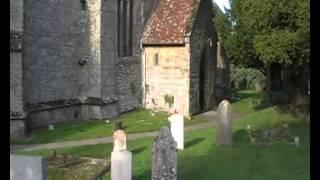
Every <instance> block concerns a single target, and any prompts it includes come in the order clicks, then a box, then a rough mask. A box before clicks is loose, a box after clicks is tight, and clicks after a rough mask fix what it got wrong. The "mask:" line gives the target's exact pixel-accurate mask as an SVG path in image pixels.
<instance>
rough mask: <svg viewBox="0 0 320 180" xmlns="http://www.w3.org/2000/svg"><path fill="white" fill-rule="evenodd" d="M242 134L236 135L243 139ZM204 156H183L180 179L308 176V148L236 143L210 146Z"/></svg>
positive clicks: (267, 179) (301, 178)
mask: <svg viewBox="0 0 320 180" xmlns="http://www.w3.org/2000/svg"><path fill="white" fill-rule="evenodd" d="M243 133H244V132H239V134H241V136H243ZM208 152H211V153H207V154H206V155H198V156H194V155H193V154H192V153H189V154H183V155H182V157H181V159H180V161H179V164H178V166H179V167H178V179H179V180H194V179H197V180H210V179H223V180H235V179H237V180H248V179H259V180H270V179H294V180H304V179H309V177H310V170H309V169H310V166H309V163H310V154H309V148H307V147H300V148H296V147H294V146H291V145H286V144H278V145H269V146H253V145H250V144H249V143H239V142H235V143H234V145H232V146H216V145H213V146H212V147H211V149H210V150H208Z"/></svg>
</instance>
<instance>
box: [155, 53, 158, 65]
mask: <svg viewBox="0 0 320 180" xmlns="http://www.w3.org/2000/svg"><path fill="white" fill-rule="evenodd" d="M158 64H159V55H158V53H156V54H155V55H154V65H155V66H158Z"/></svg>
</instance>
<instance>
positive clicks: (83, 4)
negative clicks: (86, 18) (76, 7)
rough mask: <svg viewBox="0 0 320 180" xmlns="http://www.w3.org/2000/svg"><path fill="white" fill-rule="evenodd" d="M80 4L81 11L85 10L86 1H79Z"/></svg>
mask: <svg viewBox="0 0 320 180" xmlns="http://www.w3.org/2000/svg"><path fill="white" fill-rule="evenodd" d="M80 3H81V9H82V10H87V1H86V0H80Z"/></svg>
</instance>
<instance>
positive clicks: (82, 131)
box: [11, 109, 207, 144]
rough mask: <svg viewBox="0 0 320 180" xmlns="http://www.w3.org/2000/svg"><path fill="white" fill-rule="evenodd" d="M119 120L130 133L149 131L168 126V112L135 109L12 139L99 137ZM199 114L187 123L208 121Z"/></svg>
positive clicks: (40, 141) (43, 140) (30, 141)
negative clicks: (107, 120)
mask: <svg viewBox="0 0 320 180" xmlns="http://www.w3.org/2000/svg"><path fill="white" fill-rule="evenodd" d="M118 120H122V122H123V123H122V124H123V126H124V128H125V130H126V131H127V132H128V133H139V132H147V131H155V130H158V129H160V127H162V126H168V125H169V121H168V114H167V113H166V112H151V111H149V110H143V109H139V110H135V111H132V112H128V113H125V114H123V115H121V116H120V117H118V118H114V119H109V121H110V122H109V123H106V120H103V121H102V120H100V121H99V120H91V121H78V122H66V123H61V124H57V125H55V129H54V130H53V131H50V130H48V129H47V128H42V129H38V130H35V131H34V132H33V133H32V136H31V137H30V138H28V139H24V140H21V139H20V140H11V143H12V144H43V143H50V142H62V141H70V140H81V139H89V138H99V137H108V136H112V134H113V131H114V129H115V124H114V123H113V122H116V121H118ZM206 121H207V120H206V119H202V118H200V117H198V116H195V117H192V119H191V120H186V121H185V125H192V124H197V123H202V122H206Z"/></svg>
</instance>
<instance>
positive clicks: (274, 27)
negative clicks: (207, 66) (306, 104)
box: [215, 0, 310, 89]
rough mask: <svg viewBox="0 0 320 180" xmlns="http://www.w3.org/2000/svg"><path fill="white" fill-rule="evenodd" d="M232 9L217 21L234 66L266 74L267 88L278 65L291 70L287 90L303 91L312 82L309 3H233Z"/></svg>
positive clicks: (273, 0)
mask: <svg viewBox="0 0 320 180" xmlns="http://www.w3.org/2000/svg"><path fill="white" fill-rule="evenodd" d="M230 6H231V9H230V10H228V11H227V12H226V13H225V14H219V13H218V14H217V16H216V17H215V22H216V23H220V25H216V27H217V30H218V32H219V34H221V37H222V38H223V39H224V42H225V48H226V52H227V55H228V56H229V58H230V59H231V61H232V63H233V64H235V65H238V66H244V67H254V68H256V69H259V70H260V71H261V72H263V73H264V74H266V75H267V79H268V80H267V81H268V82H267V84H268V85H269V88H267V89H270V87H271V86H270V84H271V75H272V71H273V66H272V64H279V65H280V66H281V67H282V68H283V69H287V70H288V71H287V77H288V78H287V82H286V83H287V84H288V86H286V87H290V86H295V87H296V88H301V89H303V88H304V87H303V83H305V82H306V81H307V80H308V79H309V73H308V72H309V68H308V67H309V62H310V55H309V54H310V45H309V42H310V14H309V9H310V7H309V0H259V1H257V0H230ZM293 69H294V71H296V72H299V74H298V75H297V74H294V73H293ZM289 70H291V71H289ZM296 82H300V83H296Z"/></svg>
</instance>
